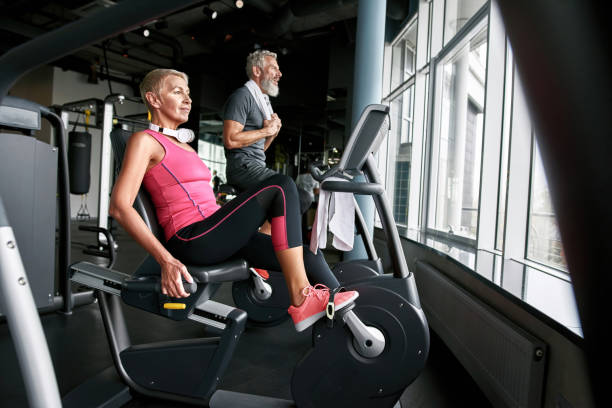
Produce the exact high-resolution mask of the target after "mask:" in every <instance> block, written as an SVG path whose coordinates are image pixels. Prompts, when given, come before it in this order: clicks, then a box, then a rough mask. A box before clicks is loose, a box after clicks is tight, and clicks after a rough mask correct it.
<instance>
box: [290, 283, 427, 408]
mask: <svg viewBox="0 0 612 408" xmlns="http://www.w3.org/2000/svg"><path fill="white" fill-rule="evenodd" d="M411 279H414V278H413V277H412V276H410V277H408V278H405V279H403V280H399V279H396V278H393V277H391V276H378V277H376V278H372V279H370V280H367V281H361V282H359V283H357V284H356V285H354V286H349V287H347V289H350V290H357V291H358V292H359V298H358V299H357V300H356V301H355V304H356V306H355V308H354V309H353V312H354V313H355V315H356V316H357V317H358V318H359V319H360V320H361V321H362V322H363V323H364V324H365V325H366V326H371V327H374V328H376V329H378V330H380V332H382V333H383V335H384V337H385V347H384V350H383V351H382V353H380V354H379V355H378V356H377V357H374V358H367V357H364V356H363V355H362V354H361V353H359V351H358V350H357V349H356V348H355V345H354V343H353V338H354V337H353V334H352V333H351V330H350V329H349V327H348V325H345V324H342V321H341V320H340V319H338V318H336V321H335V322H334V325H333V328H330V327H328V324H327V319H321V320H319V321H318V322H317V323H316V324H315V325H314V327H313V345H314V347H313V348H312V349H311V350H310V351H309V352H308V353H307V354H306V356H305V357H304V358H303V359H302V360H301V361H300V363H299V364H298V365H297V367H296V368H295V370H294V373H293V378H292V381H291V392H292V395H293V397H294V399H295V402H296V405H297V406H299V407H300V408H315V407H316V408H327V407H330V408H332V407H333V408H340V407H347V408H348V407H351V408H355V407H363V408H366V407H377V408H378V407H381V408H382V407H387V408H392V407H394V406H395V405H396V404H397V402H398V401H399V398H400V396H401V395H402V393H403V392H404V390H405V389H406V387H407V386H408V385H410V383H412V381H414V379H415V378H416V377H417V376H418V374H419V373H420V372H421V370H422V369H423V367H424V366H425V362H426V359H427V354H428V352H429V331H428V327H427V322H426V320H425V315H424V314H423V311H422V310H421V309H420V308H418V307H416V306H415V305H414V303H415V302H413V301H412V300H411V297H410V289H409V288H410V286H411V283H410V282H409V281H410V280H411ZM347 373H350V375H347Z"/></svg>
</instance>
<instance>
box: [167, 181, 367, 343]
mask: <svg viewBox="0 0 612 408" xmlns="http://www.w3.org/2000/svg"><path fill="white" fill-rule="evenodd" d="M298 208H299V206H298V195H297V190H296V187H295V184H294V182H293V180H291V179H290V178H288V177H286V176H282V175H278V176H274V177H271V178H270V179H268V180H266V181H264V182H263V183H261V184H260V185H259V186H257V187H256V188H254V189H253V190H250V191H247V192H245V193H243V194H240V195H239V196H238V197H236V198H235V199H234V200H232V201H230V202H229V203H227V204H226V205H224V206H223V207H221V208H220V209H219V210H217V212H215V213H214V214H213V215H212V216H210V217H208V218H207V219H205V220H203V221H200V222H197V223H195V224H192V225H190V226H188V227H185V228H183V229H181V230H180V231H179V232H177V233H176V234H175V235H174V236H173V237H172V238H171V239H170V240H169V241H168V244H167V246H168V249H169V250H170V252H171V253H172V254H173V255H174V256H176V257H177V258H178V259H180V260H181V261H182V262H185V263H192V264H201V265H210V264H214V263H218V262H220V261H223V260H225V259H228V258H230V257H232V256H233V255H235V254H236V253H237V252H238V251H239V250H240V249H241V248H243V247H244V246H245V245H247V244H248V243H249V241H250V240H251V238H252V237H253V235H255V234H256V231H257V228H258V226H259V225H261V223H262V221H263V220H264V219H266V218H267V219H268V220H270V224H271V225H272V236H271V237H270V240H271V243H272V247H273V249H274V253H275V254H276V257H277V259H278V261H279V264H280V267H281V269H282V271H283V275H284V276H285V279H286V282H287V287H288V288H289V295H290V297H291V303H292V306H290V307H289V314H290V315H291V317H292V318H293V322H294V324H295V327H296V329H297V330H298V331H302V330H304V329H305V328H307V327H309V326H310V325H312V324H313V323H314V322H315V321H317V320H318V319H319V318H321V317H322V316H324V314H325V307H326V304H327V302H328V299H329V290H328V289H327V288H320V287H312V286H311V285H310V283H309V281H308V278H307V277H306V271H305V268H304V257H303V250H302V243H301V228H300V220H299V211H298ZM268 254H270V252H269V251H268ZM357 296H358V294H357V292H343V293H338V294H337V295H336V297H335V298H334V304H335V306H336V309H341V308H343V307H345V306H347V305H349V304H350V302H352V301H354V300H355V299H356V298H357Z"/></svg>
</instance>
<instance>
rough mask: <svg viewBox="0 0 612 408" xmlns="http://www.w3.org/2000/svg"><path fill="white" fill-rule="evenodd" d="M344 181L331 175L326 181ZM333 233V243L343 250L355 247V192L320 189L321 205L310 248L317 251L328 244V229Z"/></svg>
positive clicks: (314, 251) (313, 226)
mask: <svg viewBox="0 0 612 408" xmlns="http://www.w3.org/2000/svg"><path fill="white" fill-rule="evenodd" d="M327 180H329V181H344V182H347V181H346V180H344V179H341V178H338V177H329V178H327V179H326V181H327ZM328 227H329V231H330V232H331V233H332V234H333V240H332V245H333V246H334V248H336V249H339V250H341V251H350V250H351V249H353V242H354V240H355V198H354V197H353V193H338V192H332V191H327V190H324V189H323V188H321V189H320V192H319V205H318V207H317V214H316V216H315V220H314V224H313V225H312V235H311V237H310V250H311V251H312V252H313V253H315V254H316V253H317V250H318V248H325V247H326V246H327V229H328Z"/></svg>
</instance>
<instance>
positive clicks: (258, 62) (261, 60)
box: [246, 50, 276, 79]
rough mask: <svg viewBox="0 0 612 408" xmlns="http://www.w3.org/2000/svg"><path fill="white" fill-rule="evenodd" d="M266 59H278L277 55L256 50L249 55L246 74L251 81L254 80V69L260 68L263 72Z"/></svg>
mask: <svg viewBox="0 0 612 408" xmlns="http://www.w3.org/2000/svg"><path fill="white" fill-rule="evenodd" d="M266 57H272V58H274V59H276V53H275V52H272V51H268V50H255V51H253V52H252V53H250V54H249V56H248V57H247V62H246V74H247V76H248V77H249V79H253V67H259V68H261V69H262V70H263V69H264V67H265V65H266Z"/></svg>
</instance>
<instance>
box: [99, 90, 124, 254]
mask: <svg viewBox="0 0 612 408" xmlns="http://www.w3.org/2000/svg"><path fill="white" fill-rule="evenodd" d="M121 100H122V99H121V98H119V97H118V96H117V95H109V96H108V97H106V98H105V99H104V113H103V119H102V139H101V141H100V143H101V146H100V185H99V189H98V227H100V228H104V229H108V204H109V203H108V201H109V195H110V179H111V164H112V162H113V156H112V153H113V152H112V149H111V139H110V134H111V131H112V130H113V114H114V106H113V102H115V101H121ZM98 242H100V243H102V244H107V242H106V237H105V236H104V234H98Z"/></svg>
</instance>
